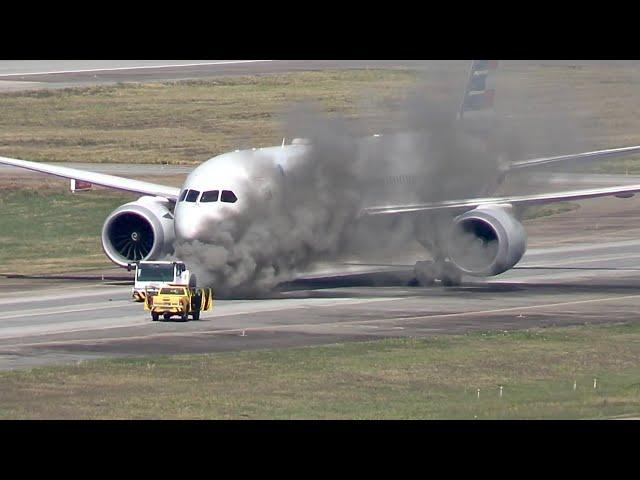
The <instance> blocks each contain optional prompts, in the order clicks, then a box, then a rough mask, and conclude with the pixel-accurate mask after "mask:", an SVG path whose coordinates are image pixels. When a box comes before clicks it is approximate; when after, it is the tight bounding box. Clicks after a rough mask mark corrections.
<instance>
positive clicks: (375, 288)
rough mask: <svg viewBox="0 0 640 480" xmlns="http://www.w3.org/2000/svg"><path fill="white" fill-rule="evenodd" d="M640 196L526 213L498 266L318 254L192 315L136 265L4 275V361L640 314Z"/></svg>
mask: <svg viewBox="0 0 640 480" xmlns="http://www.w3.org/2000/svg"><path fill="white" fill-rule="evenodd" d="M606 180H609V181H612V179H611V178H607V179H605V181H606ZM591 181H595V179H591ZM565 187H566V186H565ZM639 207H640V200H639V199H638V198H635V197H634V198H631V199H616V198H607V199H600V200H588V201H584V202H582V203H581V207H580V208H579V209H578V210H574V211H571V212H565V213H562V214H558V215H554V216H551V217H543V218H538V219H535V220H531V221H528V222H525V227H526V228H527V230H528V232H529V250H528V251H527V253H526V254H525V257H524V258H523V260H522V261H521V262H520V264H518V266H517V268H516V269H514V270H511V271H509V272H506V273H504V274H502V275H499V276H497V277H493V278H490V279H478V278H473V277H466V278H465V279H464V283H463V285H462V286H460V287H455V288H445V287H441V286H434V287H429V288H421V287H413V286H409V285H410V281H411V278H412V271H411V268H410V267H409V266H410V265H412V264H413V263H414V262H415V261H416V260H417V259H421V258H424V252H421V251H420V249H419V248H414V247H411V248H408V249H407V250H406V251H403V252H397V253H396V254H394V255H393V258H378V257H376V256H375V255H369V257H368V258H367V257H366V256H365V258H364V259H359V260H358V261H357V262H356V261H355V260H352V261H350V262H347V263H348V265H347V264H345V263H336V262H332V263H327V264H324V265H318V269H317V272H316V274H315V275H312V274H311V273H313V272H310V273H309V274H307V275H302V277H301V278H299V279H297V280H294V281H292V282H289V283H287V284H284V285H281V286H280V287H279V288H278V289H277V291H274V292H273V293H272V294H270V295H269V296H268V297H267V298H261V299H235V300H234V299H230V300H223V299H217V300H216V302H215V307H214V309H213V310H212V311H211V312H206V314H203V315H202V317H201V320H199V321H189V322H187V323H181V322H173V321H166V322H165V321H160V322H152V321H151V319H150V316H149V314H148V312H145V311H144V309H143V306H142V305H141V304H139V303H134V302H132V301H131V300H130V293H131V281H130V274H129V273H127V272H126V271H125V270H121V269H117V268H105V270H103V271H100V272H85V273H75V274H66V275H65V274H60V275H41V276H38V275H34V276H29V277H24V276H16V275H9V276H5V277H4V278H0V307H1V312H0V369H14V368H25V367H32V366H36V365H50V364H58V363H69V362H76V361H79V360H85V359H90V358H96V357H107V356H129V355H149V354H162V355H166V354H187V353H203V352H220V351H230V350H244V349H256V348H282V347H292V346H308V345H317V344H327V343H337V342H345V341H359V340H370V339H375V338H383V337H407V336H409V337H413V336H425V335H444V334H461V333H465V332H470V331H478V330H481V331H484V330H512V329H524V328H531V327H548V326H563V325H582V324H585V323H590V324H595V323H616V322H629V321H638V314H637V312H638V308H637V306H638V304H639V302H640V235H639V233H640V227H638V226H640V222H639V220H640V208H639ZM358 262H359V263H358ZM368 262H370V263H368ZM380 265H385V266H380ZM103 278H104V280H103Z"/></svg>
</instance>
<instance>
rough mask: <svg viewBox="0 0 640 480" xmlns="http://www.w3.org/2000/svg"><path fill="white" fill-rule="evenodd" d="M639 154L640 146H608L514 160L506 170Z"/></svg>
mask: <svg viewBox="0 0 640 480" xmlns="http://www.w3.org/2000/svg"><path fill="white" fill-rule="evenodd" d="M634 154H640V146H633V147H622V148H609V149H607V150H596V151H594V152H584V153H574V154H570V155H558V156H555V157H543V158H533V159H531V160H523V161H520V162H514V163H512V164H510V165H508V166H507V167H506V170H507V171H512V170H522V169H525V168H533V167H539V166H541V165H551V164H554V163H565V162H571V161H587V160H602V159H606V158H617V157H624V156H627V155H634Z"/></svg>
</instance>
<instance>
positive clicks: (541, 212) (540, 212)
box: [522, 202, 580, 220]
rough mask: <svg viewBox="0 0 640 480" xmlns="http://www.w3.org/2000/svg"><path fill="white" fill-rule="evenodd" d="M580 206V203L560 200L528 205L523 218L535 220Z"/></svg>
mask: <svg viewBox="0 0 640 480" xmlns="http://www.w3.org/2000/svg"><path fill="white" fill-rule="evenodd" d="M578 208H580V205H579V204H577V203H572V202H558V203H552V204H549V205H540V206H534V207H528V208H526V209H525V211H524V213H523V215H522V219H523V220H533V219H534V218H541V217H549V216H551V215H557V214H559V213H565V212H572V211H573V210H577V209H578Z"/></svg>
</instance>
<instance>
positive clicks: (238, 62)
mask: <svg viewBox="0 0 640 480" xmlns="http://www.w3.org/2000/svg"><path fill="white" fill-rule="evenodd" d="M273 61H274V60H231V61H221V62H202V63H178V64H171V65H139V66H134V67H112V68H108V67H107V68H89V69H86V70H56V71H51V72H32V73H29V72H24V73H5V74H0V79H2V78H4V77H27V76H31V75H56V74H62V73H90V72H115V71H122V70H148V69H154V68H174V67H207V66H211V65H235V64H240V63H259V62H273Z"/></svg>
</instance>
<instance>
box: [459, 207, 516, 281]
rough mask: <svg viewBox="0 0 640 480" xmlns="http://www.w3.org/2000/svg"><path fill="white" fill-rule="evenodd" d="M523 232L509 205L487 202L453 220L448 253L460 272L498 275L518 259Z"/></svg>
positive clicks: (475, 274) (477, 274)
mask: <svg viewBox="0 0 640 480" xmlns="http://www.w3.org/2000/svg"><path fill="white" fill-rule="evenodd" d="M526 249H527V234H526V232H525V230H524V227H523V226H522V224H521V223H520V222H519V221H518V220H517V219H516V218H515V217H514V216H513V215H512V214H511V212H510V208H509V207H502V206H498V205H491V206H485V207H478V208H476V209H474V210H471V211H468V212H466V213H464V214H462V215H460V216H458V217H456V218H455V219H454V221H453V226H452V229H451V231H450V238H449V242H448V256H449V259H450V260H451V262H453V263H454V264H455V265H456V266H457V267H458V268H459V269H460V270H461V271H462V272H464V273H467V274H468V275H474V276H483V277H484V276H491V275H498V274H500V273H502V272H505V271H507V270H509V269H510V268H512V267H513V266H514V265H515V264H516V263H518V262H519V261H520V259H521V258H522V256H523V255H524V252H525V250H526Z"/></svg>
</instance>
